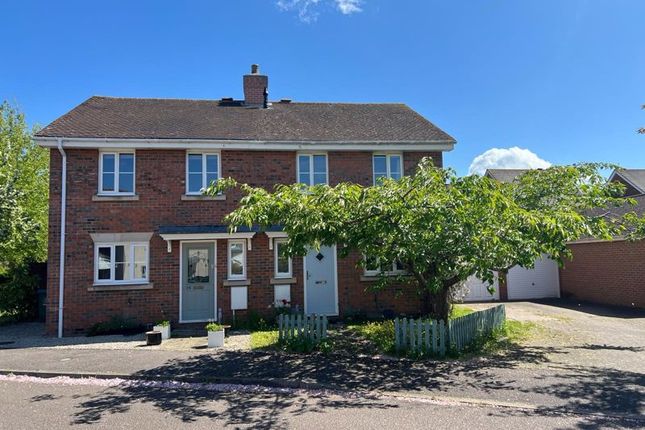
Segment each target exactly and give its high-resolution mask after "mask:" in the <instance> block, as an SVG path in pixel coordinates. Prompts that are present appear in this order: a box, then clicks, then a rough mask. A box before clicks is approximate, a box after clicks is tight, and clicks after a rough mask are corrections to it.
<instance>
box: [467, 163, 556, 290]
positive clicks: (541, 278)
mask: <svg viewBox="0 0 645 430" xmlns="http://www.w3.org/2000/svg"><path fill="white" fill-rule="evenodd" d="M526 171H527V169H487V170H486V172H485V173H484V175H486V176H488V177H489V178H491V179H495V180H497V181H500V182H513V181H514V180H515V178H517V177H518V176H519V175H521V174H522V173H524V172H526ZM559 282H560V281H559V274H558V264H557V262H555V261H554V260H551V259H549V258H547V257H546V256H544V257H543V258H541V259H539V260H536V261H535V267H534V268H533V269H525V268H523V267H519V266H516V267H513V268H511V269H510V270H509V271H508V273H507V274H505V275H504V274H501V275H499V276H498V277H497V278H496V279H495V282H494V284H493V285H492V287H493V289H494V291H493V294H491V293H490V292H489V291H488V287H489V285H488V283H486V282H483V281H481V280H480V279H478V278H477V277H475V276H471V277H470V278H469V279H468V280H467V281H466V283H465V289H464V292H463V296H462V298H463V300H464V301H470V302H474V301H490V300H530V299H543V298H551V297H560V284H559Z"/></svg>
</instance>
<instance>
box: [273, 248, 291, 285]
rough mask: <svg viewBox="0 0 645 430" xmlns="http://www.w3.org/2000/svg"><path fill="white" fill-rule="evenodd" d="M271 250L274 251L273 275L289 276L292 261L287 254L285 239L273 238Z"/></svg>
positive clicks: (279, 276) (277, 276) (278, 276)
mask: <svg viewBox="0 0 645 430" xmlns="http://www.w3.org/2000/svg"><path fill="white" fill-rule="evenodd" d="M273 250H274V251H273V252H274V253H275V255H274V258H275V277H276V278H291V273H292V263H291V257H289V255H288V254H287V239H275V241H274V245H273Z"/></svg>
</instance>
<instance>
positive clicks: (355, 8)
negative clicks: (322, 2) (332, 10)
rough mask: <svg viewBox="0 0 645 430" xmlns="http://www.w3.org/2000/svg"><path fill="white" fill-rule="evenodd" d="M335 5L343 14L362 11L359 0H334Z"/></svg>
mask: <svg viewBox="0 0 645 430" xmlns="http://www.w3.org/2000/svg"><path fill="white" fill-rule="evenodd" d="M335 1H336V7H338V10H339V11H340V13H342V14H343V15H351V14H352V13H357V12H362V11H363V9H361V3H362V1H361V0H335Z"/></svg>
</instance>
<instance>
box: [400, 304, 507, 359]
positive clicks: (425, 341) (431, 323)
mask: <svg viewBox="0 0 645 430" xmlns="http://www.w3.org/2000/svg"><path fill="white" fill-rule="evenodd" d="M505 320H506V309H505V307H504V305H498V306H495V307H492V308H489V309H485V310H483V311H478V312H473V313H472V314H468V315H465V316H463V317H459V318H456V319H454V320H450V321H449V322H448V324H445V322H444V321H443V320H439V321H436V320H430V319H418V320H414V319H409V320H408V319H407V318H395V319H394V345H395V348H396V350H397V351H406V350H407V351H410V352H413V353H425V354H429V355H438V356H440V357H445V355H446V354H447V353H448V351H454V352H461V351H463V350H465V349H466V348H468V347H469V346H470V345H471V344H472V343H473V342H475V341H477V340H478V339H479V338H480V337H482V336H487V335H490V333H491V332H492V331H493V330H495V329H498V328H500V327H501V326H502V325H503V324H504V321H505Z"/></svg>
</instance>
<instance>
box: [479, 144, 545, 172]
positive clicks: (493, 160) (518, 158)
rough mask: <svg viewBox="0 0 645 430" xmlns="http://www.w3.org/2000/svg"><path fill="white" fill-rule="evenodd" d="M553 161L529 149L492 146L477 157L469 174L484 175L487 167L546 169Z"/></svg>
mask: <svg viewBox="0 0 645 430" xmlns="http://www.w3.org/2000/svg"><path fill="white" fill-rule="evenodd" d="M550 166H551V163H549V162H548V161H546V160H543V159H541V158H540V157H538V156H537V155H536V154H535V153H533V152H531V151H529V150H528V149H522V148H518V147H517V146H514V147H512V148H491V149H489V150H488V151H486V152H484V153H483V154H480V155H478V156H477V157H475V159H474V160H473V162H472V163H471V164H470V168H469V169H468V174H470V175H472V174H473V173H474V174H477V175H483V174H484V173H485V172H486V169H546V168H547V167H550Z"/></svg>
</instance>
